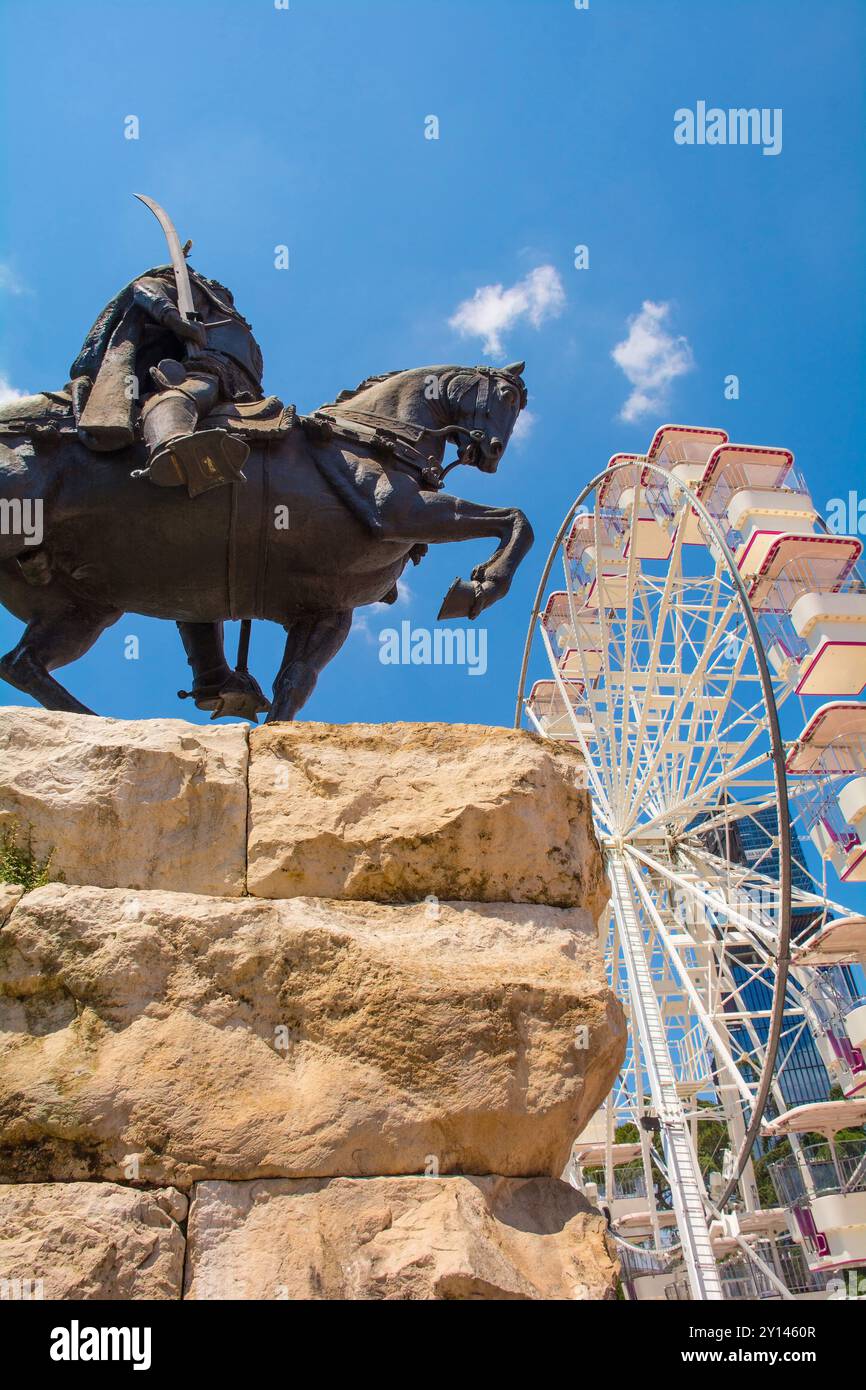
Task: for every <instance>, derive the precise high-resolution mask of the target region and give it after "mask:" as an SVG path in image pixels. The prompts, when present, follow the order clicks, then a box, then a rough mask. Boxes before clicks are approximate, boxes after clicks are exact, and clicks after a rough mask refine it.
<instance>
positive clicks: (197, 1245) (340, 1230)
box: [185, 1177, 617, 1300]
mask: <svg viewBox="0 0 866 1390" xmlns="http://www.w3.org/2000/svg"><path fill="white" fill-rule="evenodd" d="M616 1276H617V1267H616V1264H615V1262H614V1260H613V1259H612V1257H611V1251H610V1249H609V1248H608V1245H607V1241H606V1237H605V1230H604V1219H603V1218H602V1217H601V1216H599V1215H598V1213H594V1212H592V1210H591V1208H590V1207H589V1205H588V1203H587V1202H586V1200H585V1198H583V1197H582V1196H581V1195H580V1194H579V1193H577V1192H575V1190H574V1189H573V1188H571V1187H569V1186H567V1184H565V1183H563V1182H558V1181H557V1180H556V1179H553V1178H530V1179H526V1180H520V1179H513V1178H498V1177H480V1178H479V1177H454V1178H434V1177H411V1178H410V1177H403V1178H366V1179H362V1180H359V1179H349V1178H333V1179H331V1180H329V1181H307V1182H286V1181H280V1180H276V1181H275V1180H270V1181H264V1182H255V1183H227V1182H203V1183H199V1184H197V1186H196V1188H195V1196H194V1200H193V1202H192V1206H191V1208H190V1221H189V1251H188V1259H187V1284H186V1294H185V1296H186V1297H187V1298H193V1299H199V1300H203V1299H271V1298H277V1299H280V1298H282V1299H286V1298H287V1299H404V1300H405V1299H412V1300H415V1299H440V1300H444V1299H603V1298H612V1297H614V1290H615V1281H616Z"/></svg>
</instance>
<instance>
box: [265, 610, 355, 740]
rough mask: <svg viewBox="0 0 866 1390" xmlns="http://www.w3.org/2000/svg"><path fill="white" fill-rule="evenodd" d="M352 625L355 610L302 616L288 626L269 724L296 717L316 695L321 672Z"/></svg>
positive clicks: (340, 645) (338, 648) (275, 683)
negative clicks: (314, 694) (307, 616)
mask: <svg viewBox="0 0 866 1390" xmlns="http://www.w3.org/2000/svg"><path fill="white" fill-rule="evenodd" d="M351 627H352V610H351V609H348V610H346V611H345V612H342V613H325V614H322V613H319V614H317V615H316V616H315V617H310V618H298V619H296V620H295V622H293V623H291V624H288V625H287V626H286V632H287V634H288V635H287V637H286V649H285V652H284V654H283V663H282V665H281V667H280V669H279V671H278V672H277V675H276V679H275V680H274V698H273V701H272V703H271V709H270V713H269V715H268V717H267V719H266V720H265V723H267V724H273V723H274V722H276V721H277V720H289V719H294V717H295V715H296V714H297V713H298V710H300V709H301V708H302V707H303V706H304V705H305V704H306V703H307V701H308V700H309V698H310V696H311V695H312V693H313V691H314V689H315V686H316V681H317V680H318V676H319V672H320V671H321V670H322V669H323V668H324V667H325V666H327V664H328V662H329V661H331V660H333V658H334V657H335V656H336V655H337V652H338V651H339V650H340V648H341V647H342V645H343V643H344V642H345V640H346V638H347V637H348V635H349V632H350V630H351Z"/></svg>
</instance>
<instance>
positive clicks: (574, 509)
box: [514, 456, 792, 1209]
mask: <svg viewBox="0 0 866 1390" xmlns="http://www.w3.org/2000/svg"><path fill="white" fill-rule="evenodd" d="M635 462H636V460H635V458H634V457H633V456H632V457H629V458H624V459H623V460H622V462H619V463H616V464H613V465H609V466H608V467H607V468H605V469H603V470H602V471H601V472H600V473H597V474H596V475H595V477H594V478H592V479H591V480H590V481H589V482H588V483H587V484H586V486H585V487H584V488H583V489H582V490H581V492H580V493H578V495H577V497H576V499H575V501H574V502H573V503H572V505H571V507H570V508H569V509H568V511H567V512H566V515H565V518H564V520H563V522H562V524H561V526H560V527H559V530H558V531H557V533H556V536H555V538H554V540H553V543H552V545H551V548H550V552H549V554H548V557H547V560H546V562H545V565H544V568H543V571H542V574H541V577H540V579H539V583H538V587H537V589H536V594H535V600H534V603H533V608H532V613H531V615H530V619H529V626H528V630H527V634H526V641H525V643H524V648H523V659H522V663H521V668H520V678H519V682H518V689H517V703H516V707H515V716H514V727H515V728H516V729H519V728H520V727H521V723H522V719H523V710H524V704H525V691H526V678H527V673H528V670H529V662H530V659H531V654H532V646H533V641H534V638H535V632H536V624H537V621H538V618H539V617H540V614H541V611H542V600H543V598H544V594H545V591H546V588H547V584H548V581H549V578H550V572H551V570H552V568H553V565H554V562H555V560H556V557H557V555H558V553H559V550H560V547H561V546H562V544H563V541H564V539H565V536H566V533H567V531H568V529H569V528H570V526H571V525H572V523H573V521H574V518H575V516H576V514H577V513H578V511H579V509H580V508H581V507H582V506H583V504H584V502H585V500H586V499H587V498H588V497H590V496H591V495H592V494H593V493H594V492H595V491H596V489H597V488H599V486H600V485H601V483H602V482H604V481H605V480H606V479H610V478H611V477H612V476H613V475H614V474H616V473H617V472H620V471H622V470H625V469H632V470H633V469H634V468H635ZM640 473H641V477H640V483H639V486H640V487H643V486H644V479H645V477H646V475H647V474H652V475H655V477H657V478H658V479H660V480H661V481H662V482H664V483H667V482H668V481H669V475H668V473H667V471H666V470H665V469H663V468H661V467H659V466H658V465H657V464H652V463H649V462H647V461H642V462H641V466H640ZM681 505H682V506H683V509H684V516H683V520H682V521H681V522H680V523H678V524H684V521H685V517H686V516H687V515H688V512H689V509H693V510H694V511H695V512H696V513H697V515H698V516H699V518H700V520H701V522H702V523H703V525H704V526H705V527H706V528H707V531H708V533H709V535H710V536H711V538H712V540H713V542H714V544H715V545H716V546H717V547H718V553H719V556H720V557H721V559H722V561H723V562H724V565H725V568H726V570H727V575H728V578H729V579H730V580H731V581H732V582H733V586H734V590H735V593H736V596H737V599H738V602H739V607H740V611H741V612H742V614H743V617H744V619H745V622H746V626H747V628H748V632H749V638H750V642H751V646H752V650H753V652H754V655H755V660H756V663H757V667H758V675H759V677H760V683H761V693H762V697H763V702H764V708H765V710H766V714H767V722H768V732H769V737H770V745H771V747H770V759H771V762H772V767H773V778H774V782H775V786H776V796H777V809H778V816H777V819H778V831H779V846H778V849H779V928H778V936H777V941H776V951H775V955H774V958H773V965H774V978H773V996H772V1003H771V1007H770V1022H769V1028H768V1035H767V1040H766V1043H765V1044H764V1047H763V1068H762V1071H761V1076H760V1080H759V1083H758V1088H757V1091H756V1093H755V1098H754V1101H753V1105H752V1111H751V1115H750V1117H749V1121H748V1124H747V1126H746V1130H745V1134H744V1136H743V1140H742V1142H741V1145H740V1148H739V1151H738V1153H737V1156H736V1158H735V1160H734V1163H733V1165H732V1172H731V1175H730V1176H729V1178H728V1181H727V1183H726V1185H725V1187H724V1188H723V1190H722V1192H721V1194H720V1196H719V1197H717V1198H716V1199H715V1202H714V1203H713V1205H714V1206H715V1207H716V1208H718V1209H721V1208H723V1207H724V1206H725V1204H726V1203H727V1202H728V1201H729V1200H730V1198H731V1196H732V1195H733V1193H734V1192H735V1190H736V1188H737V1185H738V1183H739V1180H740V1178H741V1176H742V1174H743V1172H744V1170H745V1168H746V1164H747V1163H748V1161H749V1158H750V1155H751V1153H752V1151H753V1149H754V1147H755V1143H756V1142H757V1140H758V1138H759V1136H760V1130H761V1124H762V1121H763V1117H764V1112H765V1111H766V1108H767V1103H768V1101H769V1098H770V1091H771V1088H772V1085H773V1079H774V1074H775V1067H776V1060H777V1056H778V1051H779V1044H780V1040H781V1036H782V1028H783V1023H784V1013H785V1004H786V997H787V986H788V977H789V971H790V960H791V887H792V883H791V880H792V873H791V860H792V856H791V813H790V806H789V798H788V780H787V767H786V755H785V748H784V743H783V740H782V732H781V725H780V722H779V712H778V706H777V703H776V694H775V690H774V688H773V680H772V676H771V674H770V668H769V663H768V661H767V655H766V652H765V650H764V645H763V641H762V639H761V635H760V630H759V628H758V622H757V618H756V616H755V611H754V609H753V608H752V604H751V600H750V598H749V594H748V590H747V588H746V585H745V582H744V580H743V577H742V575H741V574H740V571H739V569H738V567H737V563H736V560H735V558H734V556H733V553H732V551H731V549H730V547H729V545H728V543H727V540H726V538H725V536H724V535H723V534H722V532H721V530H720V528H719V526H718V525H717V523H716V521H715V519H714V518H713V517H712V516H711V515H710V513H709V512H708V511H707V508H706V507H705V506H704V505H703V503H702V502H701V501H700V500H699V498H697V497H696V496H695V495H694V493H692V492H691V491H690V492H689V494H688V496H687V497H686V498H684V500H683V503H682V504H681ZM705 1200H706V1198H705Z"/></svg>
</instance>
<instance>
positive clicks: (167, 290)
mask: <svg viewBox="0 0 866 1390" xmlns="http://www.w3.org/2000/svg"><path fill="white" fill-rule="evenodd" d="M186 249H187V248H185V251H184V254H186ZM186 271H187V277H188V282H189V288H190V290H191V293H192V302H193V305H194V314H190V315H189V316H185V315H184V314H182V313H181V311H180V309H179V307H178V287H177V282H176V274H175V271H174V270H173V269H172V267H171V266H157V267H156V268H154V269H152V270H148V271H146V272H145V274H144V275H141V276H139V277H138V278H137V279H135V280H133V281H132V282H131V283H130V284H128V285H127V286H125V288H124V289H123V290H121V292H120V294H118V295H117V296H116V297H115V298H114V299H113V300H112V301H111V303H110V304H108V305H107V306H106V308H105V309H104V310H103V311H102V313H101V314H100V315H99V318H98V319H97V320H96V322H95V324H94V325H93V327H92V328H91V330H90V332H89V333H88V335H87V338H86V339H85V341H84V345H83V347H82V349H81V351H80V353H79V354H78V356H77V358H76V359H75V361H74V362H73V364H72V367H71V368H70V378H71V389H72V397H73V404H74V408H75V417H76V422H77V424H78V430H79V436H80V438H81V440H82V442H83V443H84V444H86V445H87V446H88V448H90V449H94V450H98V451H100V452H102V451H111V450H115V449H123V448H126V447H128V446H129V445H130V444H131V443H132V441H133V438H134V433H135V425H136V420H135V406H136V403H137V402H139V401H140V402H142V405H141V412H140V429H141V434H142V436H143V439H144V442H145V444H146V445H147V449H148V455H147V464H146V466H145V467H144V468H142V469H138V470H136V473H135V474H134V475H133V476H137V477H143V478H147V479H149V480H150V481H151V482H152V483H156V484H157V485H158V486H160V487H173V486H179V485H181V484H186V485H187V487H188V488H189V492H190V495H191V496H197V495H198V494H199V493H201V492H206V491H208V490H209V489H210V488H212V487H218V486H219V485H220V484H222V483H226V482H230V481H233V480H237V479H240V480H243V477H244V474H243V464H244V461H245V459H246V457H247V454H248V452H249V449H248V446H247V445H246V444H245V443H244V442H243V440H242V439H240V438H238V437H237V436H236V435H232V434H229V432H228V431H227V430H224V429H219V428H217V429H206V430H203V431H201V432H199V433H196V430H197V426H198V425H199V422H200V421H202V420H204V419H206V418H207V417H208V416H211V415H214V414H215V413H217V412H218V411H219V410H220V407H221V406H224V405H226V404H228V403H230V402H233V403H241V402H246V401H258V400H261V399H262V397H263V391H262V371H263V363H262V354H261V350H260V348H259V345H258V343H257V342H256V340H255V338H254V337H253V333H252V329H251V328H250V325H249V324H248V323H247V321H246V319H245V318H243V316H242V315H241V314H239V313H238V311H237V309H236V308H235V306H234V299H233V297H232V294H231V291H230V290H228V289H226V288H225V286H224V285H221V284H219V283H218V282H217V281H216V280H207V279H205V277H204V276H203V275H199V274H198V273H197V272H196V271H194V270H193V269H192V267H189V266H187V267H186Z"/></svg>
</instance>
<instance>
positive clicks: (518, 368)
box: [503, 362, 526, 376]
mask: <svg viewBox="0 0 866 1390" xmlns="http://www.w3.org/2000/svg"><path fill="white" fill-rule="evenodd" d="M503 371H505V372H507V373H508V375H509V376H523V373H524V372H525V371H526V363H525V362H511V363H510V364H509V365H508V366H507V367H503Z"/></svg>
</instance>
